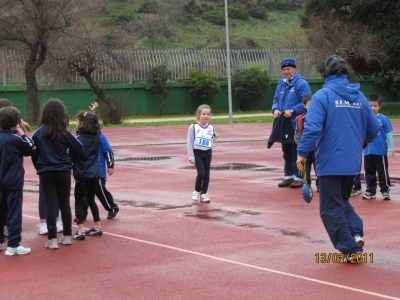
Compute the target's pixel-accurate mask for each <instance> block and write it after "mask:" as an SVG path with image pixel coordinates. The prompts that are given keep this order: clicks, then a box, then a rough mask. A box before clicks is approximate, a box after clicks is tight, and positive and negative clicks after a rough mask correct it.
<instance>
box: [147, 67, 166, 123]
mask: <svg viewBox="0 0 400 300" xmlns="http://www.w3.org/2000/svg"><path fill="white" fill-rule="evenodd" d="M171 78H172V72H171V71H169V70H167V67H166V66H165V65H158V66H156V67H153V68H151V69H150V70H149V71H148V72H147V80H146V82H147V84H148V86H147V88H146V89H148V90H150V91H151V92H152V93H154V94H156V95H157V98H158V102H159V113H160V116H162V106H163V101H164V99H165V98H167V97H168V96H169V95H170V94H171V89H172V85H171V84H169V83H168V81H169V80H171Z"/></svg>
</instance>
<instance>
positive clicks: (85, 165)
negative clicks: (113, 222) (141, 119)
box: [72, 111, 103, 240]
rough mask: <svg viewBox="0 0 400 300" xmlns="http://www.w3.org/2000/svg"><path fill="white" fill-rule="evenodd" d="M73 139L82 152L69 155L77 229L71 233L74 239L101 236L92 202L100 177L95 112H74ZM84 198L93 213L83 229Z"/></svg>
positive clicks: (98, 143) (98, 125)
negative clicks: (75, 124) (75, 133)
mask: <svg viewBox="0 0 400 300" xmlns="http://www.w3.org/2000/svg"><path fill="white" fill-rule="evenodd" d="M76 130H77V135H78V136H77V139H78V140H79V141H80V142H81V143H82V145H83V149H84V150H83V155H82V156H73V157H72V162H73V171H74V178H75V192H74V194H75V217H76V222H77V224H78V231H77V232H76V233H75V235H74V239H76V240H84V239H85V236H87V235H91V236H101V235H102V234H103V232H102V230H101V226H100V216H99V209H98V207H97V204H96V202H95V199H94V197H95V193H96V186H97V182H98V180H99V178H100V167H99V153H100V137H99V133H100V123H99V119H98V117H97V115H96V114H94V113H92V112H87V111H84V112H81V113H79V114H78V115H77V126H76ZM85 200H86V201H87V205H88V206H89V207H90V210H91V211H92V215H93V222H94V226H93V227H92V228H91V229H90V230H88V231H84V228H83V222H84V208H83V207H84V204H85Z"/></svg>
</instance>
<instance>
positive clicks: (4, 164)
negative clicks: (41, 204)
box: [0, 106, 36, 256]
mask: <svg viewBox="0 0 400 300" xmlns="http://www.w3.org/2000/svg"><path fill="white" fill-rule="evenodd" d="M20 121H21V113H20V112H19V110H18V109H16V108H15V107H12V106H8V107H3V108H1V109H0V128H1V129H0V224H1V225H4V224H6V223H7V230H8V247H7V251H6V252H5V255H9V256H11V255H23V254H28V253H30V252H31V248H25V247H23V246H21V245H20V242H21V231H22V202H23V194H22V189H23V186H24V173H25V170H24V166H23V156H31V155H34V154H35V153H36V147H35V144H34V143H33V141H32V140H31V139H30V138H29V137H27V136H26V135H25V133H24V131H23V130H22V129H21V128H18V125H19V123H20ZM4 239H5V237H4V227H3V226H0V251H1V250H3V248H4Z"/></svg>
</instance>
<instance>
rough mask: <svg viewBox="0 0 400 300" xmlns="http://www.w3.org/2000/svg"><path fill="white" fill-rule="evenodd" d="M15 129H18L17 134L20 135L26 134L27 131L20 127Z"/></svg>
mask: <svg viewBox="0 0 400 300" xmlns="http://www.w3.org/2000/svg"><path fill="white" fill-rule="evenodd" d="M15 131H16V133H15V134H16V135H18V136H22V135H24V134H25V132H24V131H23V130H22V129H21V128H19V127H17V128H15Z"/></svg>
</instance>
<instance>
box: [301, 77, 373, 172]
mask: <svg viewBox="0 0 400 300" xmlns="http://www.w3.org/2000/svg"><path fill="white" fill-rule="evenodd" d="M378 133H379V124H378V121H377V118H376V116H375V115H374V114H373V112H372V109H371V107H370V105H369V103H368V101H367V99H366V98H365V96H364V94H363V93H362V92H360V84H359V83H356V84H352V83H350V82H349V80H348V78H347V75H338V76H337V75H332V76H329V77H327V78H326V79H325V84H324V85H323V87H322V89H320V90H319V91H317V92H316V93H315V94H314V96H313V97H312V100H311V104H310V107H309V109H308V112H307V119H306V122H305V124H304V131H303V136H302V137H301V141H300V143H299V145H298V147H297V151H298V154H299V155H300V156H302V157H307V155H308V153H309V152H310V151H311V150H312V149H313V148H314V147H315V146H316V173H317V174H318V176H336V175H337V176H351V175H357V174H359V173H360V168H361V165H360V164H361V155H362V149H363V145H364V143H370V142H372V141H373V139H374V138H375V137H376V135H377V134H378Z"/></svg>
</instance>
